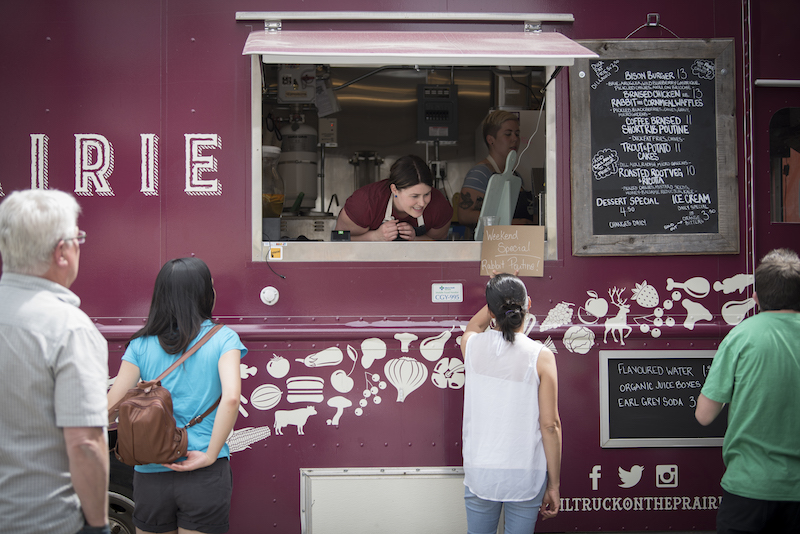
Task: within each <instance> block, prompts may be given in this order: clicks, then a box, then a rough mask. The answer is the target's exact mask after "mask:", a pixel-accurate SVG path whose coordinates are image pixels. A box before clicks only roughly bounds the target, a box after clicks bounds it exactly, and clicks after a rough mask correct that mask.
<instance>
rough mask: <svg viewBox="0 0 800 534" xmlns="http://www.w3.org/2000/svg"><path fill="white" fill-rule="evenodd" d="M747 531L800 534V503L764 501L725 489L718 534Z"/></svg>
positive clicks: (718, 519)
mask: <svg viewBox="0 0 800 534" xmlns="http://www.w3.org/2000/svg"><path fill="white" fill-rule="evenodd" d="M747 532H753V533H757V532H765V533H769V534H784V533H785V534H794V533H797V532H800V502H794V501H762V500H759V499H749V498H747V497H740V496H739V495H734V494H733V493H728V492H727V491H725V490H722V504H720V506H719V510H718V511H717V533H718V534H733V533H736V534H741V533H747Z"/></svg>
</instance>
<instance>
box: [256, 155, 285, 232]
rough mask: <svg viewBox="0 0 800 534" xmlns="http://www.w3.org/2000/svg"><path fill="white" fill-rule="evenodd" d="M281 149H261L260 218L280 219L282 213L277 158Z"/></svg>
mask: <svg viewBox="0 0 800 534" xmlns="http://www.w3.org/2000/svg"><path fill="white" fill-rule="evenodd" d="M280 156H281V149H280V148H278V147H276V146H262V147H261V217H262V218H264V219H271V218H275V217H280V216H281V212H282V211H283V203H284V200H285V199H286V197H285V194H284V186H283V178H281V175H280V173H278V158H280Z"/></svg>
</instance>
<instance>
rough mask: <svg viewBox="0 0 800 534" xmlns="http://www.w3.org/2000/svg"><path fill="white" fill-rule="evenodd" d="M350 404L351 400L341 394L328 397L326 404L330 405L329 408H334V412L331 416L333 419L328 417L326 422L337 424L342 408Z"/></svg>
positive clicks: (342, 411)
mask: <svg viewBox="0 0 800 534" xmlns="http://www.w3.org/2000/svg"><path fill="white" fill-rule="evenodd" d="M352 405H353V403H352V401H350V399H347V398H345V397H342V396H338V395H337V396H336V397H331V398H330V399H328V406H330V407H331V408H336V414H335V415H334V416H333V419H328V421H327V423H328V424H329V425H338V424H339V418H341V417H342V414H343V413H344V409H345V408H349V407H350V406H352Z"/></svg>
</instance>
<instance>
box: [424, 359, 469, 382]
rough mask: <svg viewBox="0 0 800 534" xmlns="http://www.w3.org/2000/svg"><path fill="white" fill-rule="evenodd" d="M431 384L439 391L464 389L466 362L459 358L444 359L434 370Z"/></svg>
mask: <svg viewBox="0 0 800 534" xmlns="http://www.w3.org/2000/svg"><path fill="white" fill-rule="evenodd" d="M431 382H433V384H434V385H435V386H436V387H437V388H439V389H446V388H448V387H449V388H450V389H460V388H462V387H464V362H462V361H461V360H459V359H458V358H449V359H448V358H442V359H441V360H439V362H438V363H437V364H436V366H435V367H434V368H433V374H432V375H431Z"/></svg>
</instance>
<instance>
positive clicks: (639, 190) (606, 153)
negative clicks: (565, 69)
mask: <svg viewBox="0 0 800 534" xmlns="http://www.w3.org/2000/svg"><path fill="white" fill-rule="evenodd" d="M590 65H591V67H592V68H591V73H590V74H591V77H592V78H591V83H590V85H591V88H592V91H591V94H590V98H591V104H590V105H591V115H592V121H591V124H592V127H591V141H592V147H591V151H592V152H591V153H592V160H591V169H592V176H593V178H594V179H593V180H592V182H593V184H592V197H593V199H592V200H593V202H592V221H593V229H594V233H595V234H612V235H613V234H655V233H666V234H669V233H691V232H716V231H717V227H718V217H717V193H716V191H717V188H716V185H717V176H716V152H715V150H716V144H715V142H714V140H715V139H716V122H715V111H714V107H715V85H714V83H715V81H714V78H715V65H714V61H713V60H706V59H660V60H653V59H626V60H615V61H607V60H606V61H595V62H592V63H590ZM689 212H691V213H689Z"/></svg>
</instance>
